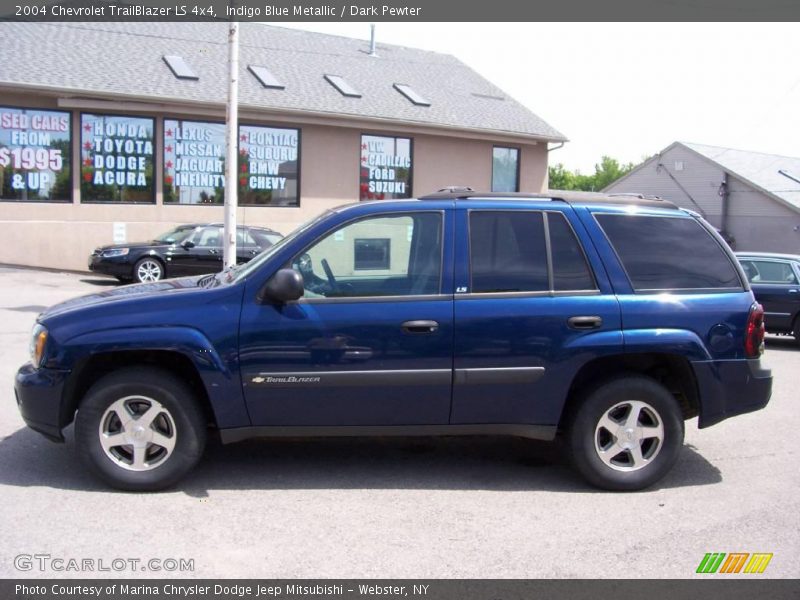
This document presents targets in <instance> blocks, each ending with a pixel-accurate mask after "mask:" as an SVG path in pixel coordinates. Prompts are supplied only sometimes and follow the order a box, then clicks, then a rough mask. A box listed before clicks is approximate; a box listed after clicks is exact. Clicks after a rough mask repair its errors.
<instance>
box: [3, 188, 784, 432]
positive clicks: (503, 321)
mask: <svg viewBox="0 0 800 600" xmlns="http://www.w3.org/2000/svg"><path fill="white" fill-rule="evenodd" d="M481 208H482V209H492V210H498V209H509V210H519V209H520V208H525V209H530V210H548V211H553V210H557V211H561V212H563V213H564V214H565V215H566V216H567V218H568V219H569V221H570V222H571V223H572V226H573V228H574V230H575V232H576V234H577V235H578V237H579V239H580V241H581V243H582V245H583V247H584V250H585V252H586V256H587V259H588V261H589V263H590V265H591V267H592V269H593V271H594V273H595V277H596V280H597V285H598V288H599V289H598V293H595V294H594V295H591V294H590V295H586V294H583V295H581V294H579V295H570V294H564V293H558V294H553V293H550V294H544V295H530V296H522V297H520V296H517V297H509V296H497V297H485V296H484V297H481V298H470V297H469V295H468V286H469V249H468V244H467V243H466V240H467V223H466V211H467V209H481ZM410 210H433V211H445V214H446V215H447V216H446V219H445V238H444V242H445V243H444V268H443V277H442V290H441V291H442V294H443V295H440V296H437V297H429V298H421V299H410V298H405V299H403V298H401V299H396V300H394V301H389V302H387V301H385V300H383V301H374V302H371V301H352V302H341V301H339V302H330V303H326V302H322V303H303V302H300V303H292V304H288V305H284V306H275V305H271V304H260V303H258V301H257V300H256V296H257V295H258V292H259V290H260V289H261V287H262V286H263V285H264V283H265V282H266V281H267V280H268V279H269V278H270V277H271V276H272V275H273V273H274V272H275V271H277V270H278V269H279V268H280V267H281V266H283V265H284V264H286V263H287V261H289V260H290V259H291V258H292V257H293V256H295V255H296V254H298V253H299V252H300V251H301V250H302V249H304V248H305V247H307V246H308V245H309V244H310V243H311V242H312V241H313V240H316V239H317V238H318V237H319V236H321V235H322V234H324V233H326V232H328V231H330V230H332V229H334V228H336V227H338V226H339V225H341V224H343V223H345V222H348V221H351V220H355V219H358V218H361V217H364V216H369V215H373V214H376V213H378V212H381V213H391V212H408V211H410ZM630 210H631V209H630V208H628V207H625V206H614V205H606V204H603V205H591V204H587V205H576V206H570V205H568V204H567V203H565V202H560V201H543V200H527V201H520V200H514V201H511V200H509V201H503V200H486V201H481V200H469V201H464V202H456V201H453V200H428V201H384V202H380V203H370V202H367V203H361V204H357V205H353V206H350V207H348V208H344V209H338V210H335V211H332V212H331V213H329V215H328V216H327V218H325V219H322V220H319V221H317V222H316V223H314V224H312V225H311V226H309V227H308V228H307V229H306V230H305V231H302V232H301V233H300V234H299V235H298V236H297V237H296V239H292V240H289V241H288V242H287V243H286V244H285V245H283V246H282V247H279V248H277V249H276V251H275V252H274V254H273V255H272V256H271V257H270V259H269V260H268V261H267V262H265V263H264V264H261V265H260V266H258V268H256V269H255V270H253V271H252V272H251V273H250V274H249V275H248V276H247V277H246V278H245V279H242V280H238V281H233V282H230V283H227V284H222V285H220V286H218V287H213V288H208V289H205V288H201V287H198V278H185V279H180V280H173V281H166V282H159V283H157V284H144V285H140V286H126V287H123V288H118V289H115V290H113V291H110V292H103V293H101V294H94V295H90V296H85V297H83V298H80V299H75V300H72V301H68V302H66V303H62V304H61V305H58V306H56V307H53V308H52V309H50V310H48V311H46V312H45V313H44V314H43V315H42V316H41V317H40V321H41V322H42V323H43V324H44V325H45V326H46V327H47V328H48V330H49V331H50V339H49V341H48V345H47V350H46V358H45V361H46V363H45V366H46V368H44V369H39V370H36V369H33V368H32V367H30V366H29V365H28V366H25V367H23V368H22V369H21V370H20V372H19V373H18V375H17V378H16V389H17V393H18V397H19V401H20V402H21V410H22V412H23V415H24V416H26V420H27V419H30V424H31V426H32V427H34V428H36V429H38V430H40V431H43V432H45V433H47V434H48V435H51V436H56V437H57V434H58V430H59V429H60V425H63V423H59V422H58V417H57V415H58V404H59V401H60V399H61V390H62V388H63V387H64V384H65V382H66V380H67V379H68V377H69V376H70V375H69V372H70V371H71V370H73V369H74V368H75V366H76V365H77V364H78V362H79V361H80V360H85V359H86V357H87V356H93V355H99V354H103V353H110V352H116V351H124V350H148V349H152V350H159V351H172V352H177V353H180V354H182V355H183V356H186V357H188V358H189V359H190V360H191V361H192V364H193V365H195V367H196V368H197V370H198V373H199V374H200V377H201V379H202V380H203V382H204V385H205V387H206V391H207V393H208V396H209V399H210V400H211V404H212V408H213V410H214V413H215V417H216V421H217V424H218V426H219V427H220V428H223V429H224V428H234V427H249V426H255V427H258V426H273V425H278V426H280V425H287V424H292V425H314V426H316V425H322V426H325V425H414V424H431V425H433V424H436V425H442V424H448V423H450V424H471V423H496V424H497V423H506V424H514V423H517V424H538V425H548V426H551V425H555V424H557V423H558V422H559V419H560V416H561V413H562V409H563V405H564V402H565V400H566V396H567V391H568V389H569V386H570V383H571V382H572V380H573V378H574V376H575V374H576V373H577V372H578V371H579V370H580V369H581V367H583V366H584V365H586V364H587V363H588V362H590V361H593V360H595V359H598V358H602V357H613V356H617V355H619V356H622V355H624V354H634V353H640V352H642V353H661V354H670V355H675V356H679V357H683V358H686V359H688V360H690V361H692V366H693V369H694V371H695V373H696V376H697V382H696V385H697V388H698V391H699V396H700V399H701V407H700V413H701V414H700V423H701V426H707V425H709V424H712V423H714V422H717V421H718V420H720V419H722V418H725V417H726V416H730V415H731V414H736V413H738V412H743V411H746V410H754V409H755V408H758V407H759V406H763V404H765V403H766V399H768V397H769V389H768V387H769V385H770V384H771V378H770V377H769V376H768V374H767V375H765V374H764V372H762V371H760V370H759V369H760V367H758V366H757V365H756V366H754V365H753V361H746V360H744V358H743V357H744V355H743V336H744V327H745V324H746V320H747V312H748V309H749V306H750V304H751V303H752V302H753V295H752V293H751V292H750V291H749V288H747V287H746V286H745V288H744V289H743V290H742V291H740V292H729V293H728V292H724V293H682V292H673V293H663V294H642V293H639V294H637V293H634V291H633V290H632V289H631V286H630V283H629V282H628V279H627V277H626V275H625V271H624V269H623V268H622V265H621V264H620V262H619V260H618V258H617V256H616V253H615V252H614V250H613V249H612V248H611V246H610V244H609V243H608V241H607V239H606V237H605V235H604V234H603V232H602V230H601V229H600V228H599V226H598V224H597V222H596V221H595V219H594V218H593V216H592V212H593V211H602V212H626V211H630ZM638 211H639V214H664V213H666V214H675V211H674V210H666V209H658V208H652V207H648V208H642V209H638ZM686 218H694V217H691V216H689V215H688V214H687V215H686ZM461 290H466V291H467V293H466V294H465V293H462V292H461ZM576 315H596V316H600V317H602V326H601V327H600V328H599V329H597V330H591V331H576V330H573V329H570V328H569V327H568V326H567V319H568V318H569V317H571V316H576ZM416 319H431V320H435V321H437V322H438V323H439V329H438V330H437V331H436V332H435V334H432V335H430V336H427V335H422V336H418V337H415V336H410V335H407V334H403V333H402V332H401V330H400V324H401V323H402V322H404V321H406V320H416ZM720 331H723V332H725V334H724V335H725V336H726V338H729V339H728V343H719V342H718V341H717V342H716V343H711V340H712V338H714V336H717V337H716V338H714V339H716V340H718V338H719V335H720ZM520 366H525V367H543V368H544V369H545V373H544V375H543V376H542V377H540V378H538V379H537V380H535V381H533V380H531V381H519V380H517V381H513V382H511V381H510V382H508V383H506V384H502V383H500V384H492V385H486V384H476V385H470V386H458V385H457V386H452V384H451V385H442V384H436V385H432V386H428V387H424V386H417V387H412V388H406V387H403V386H402V385H398V384H397V382H398V381H401V379H397V378H395V379H394V380H387V381H386V383H385V384H384V385H376V386H374V388H369V387H366V388H365V387H363V386H360V387H358V388H356V387H347V386H345V387H339V388H337V389H322V388H320V389H315V388H314V387H313V386H311V385H307V386H303V388H302V391H303V393H302V394H300V392H299V390H293V389H292V388H287V387H285V386H284V387H282V388H275V389H268V391H267V388H258V387H256V386H253V385H251V384H252V377H257V376H258V373H260V372H286V373H291V372H293V371H294V372H308V371H314V370H321V371H323V372H324V371H325V370H343V371H348V370H349V371H359V370H375V371H376V372H382V371H386V372H391V371H396V370H421V369H428V370H430V369H436V370H440V369H445V370H447V369H449V370H451V371H452V369H453V368H456V369H466V368H479V369H480V368H508V367H520ZM392 381H394V382H395V383H394V384H393V383H392ZM749 395H752V398H755V399H754V400H752V399H751V400H748V396H749ZM48 402H49V403H51V404H52V405H53V406H54V410H53V411H51V412H50V413H49V414H51V415H56V416H55V417H53V416H51V417H45V419H46V420H48V422H44V421H42V419H41V418H38V417H37V418H33V417H34V416H37V415H39V414H48V410H47V407H46V406H44V405H46V404H47V403H48ZM43 406H44V408H43ZM32 407H33V408H32ZM34 413H35V415H34Z"/></svg>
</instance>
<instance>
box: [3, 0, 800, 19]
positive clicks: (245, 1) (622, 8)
mask: <svg viewBox="0 0 800 600" xmlns="http://www.w3.org/2000/svg"><path fill="white" fill-rule="evenodd" d="M230 19H232V20H236V21H270V22H277V23H280V22H282V21H284V22H288V21H328V22H333V21H372V22H387V21H397V22H400V21H417V22H429V21H433V22H445V21H457V22H470V21H472V22H503V21H514V22H518V21H538V22H545V21H606V22H610V21H713V22H719V21H797V20H799V19H800V2H798V0H490V1H488V0H375V1H370V0H349V1H345V2H342V1H337V0H331V1H325V0H288V1H287V0H272V1H269V0H231V1H228V0H120V1H115V0H0V20H13V21H72V22H80V21H117V22H119V21H205V20H230Z"/></svg>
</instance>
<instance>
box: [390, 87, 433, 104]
mask: <svg viewBox="0 0 800 600" xmlns="http://www.w3.org/2000/svg"><path fill="white" fill-rule="evenodd" d="M394 89H396V90H397V91H398V92H400V93H401V94H403V96H405V97H406V98H408V99H409V100H411V103H412V104H415V105H416V106H430V105H431V103H430V102H428V101H427V100H426V99H425V98H423V97H422V96H420V95H419V94H418V93H417V91H416V90H415V89H414V88H412V87H411V86H410V85H406V84H405V83H395V84H394Z"/></svg>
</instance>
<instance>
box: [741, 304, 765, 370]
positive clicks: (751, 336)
mask: <svg viewBox="0 0 800 600" xmlns="http://www.w3.org/2000/svg"><path fill="white" fill-rule="evenodd" d="M764 333H765V329H764V307H763V306H761V305H760V304H759V303H758V302H754V303H753V306H751V307H750V315H749V316H748V317H747V327H746V328H745V331H744V355H745V356H746V357H747V358H758V357H759V356H761V353H762V352H764Z"/></svg>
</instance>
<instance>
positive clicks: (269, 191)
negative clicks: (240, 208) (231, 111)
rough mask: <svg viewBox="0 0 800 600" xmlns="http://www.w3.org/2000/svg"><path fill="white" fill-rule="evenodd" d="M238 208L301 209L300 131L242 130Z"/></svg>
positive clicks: (258, 128) (250, 126)
mask: <svg viewBox="0 0 800 600" xmlns="http://www.w3.org/2000/svg"><path fill="white" fill-rule="evenodd" d="M237 167H238V168H237V169H236V172H237V173H238V174H239V204H256V205H261V206H300V130H299V129H285V128H280V127H261V126H257V125H242V126H241V127H239V161H238V165H237Z"/></svg>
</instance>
